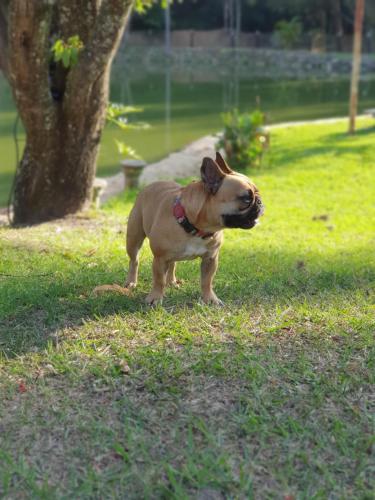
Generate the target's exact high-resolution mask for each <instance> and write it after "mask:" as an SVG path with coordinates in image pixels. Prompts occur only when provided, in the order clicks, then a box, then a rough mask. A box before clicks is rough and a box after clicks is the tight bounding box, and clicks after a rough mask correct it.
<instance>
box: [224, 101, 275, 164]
mask: <svg viewBox="0 0 375 500" xmlns="http://www.w3.org/2000/svg"><path fill="white" fill-rule="evenodd" d="M222 119H223V123H224V131H223V135H222V137H221V139H220V140H219V142H218V143H217V146H218V147H219V148H223V149H224V151H225V154H226V157H227V160H228V163H229V164H230V165H231V166H232V167H233V168H234V169H237V170H244V169H245V168H247V167H258V166H260V165H261V161H262V157H263V153H264V151H265V149H266V148H267V147H268V145H269V134H268V132H267V131H266V130H265V129H264V121H265V120H264V114H263V113H262V112H261V111H260V110H256V111H254V112H253V113H243V114H240V113H239V112H238V110H237V109H234V110H233V111H230V112H229V113H224V114H223V115H222Z"/></svg>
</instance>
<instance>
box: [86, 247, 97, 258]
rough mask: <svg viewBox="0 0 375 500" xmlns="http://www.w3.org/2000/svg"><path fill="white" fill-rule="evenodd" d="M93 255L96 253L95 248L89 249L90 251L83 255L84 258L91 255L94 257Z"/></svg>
mask: <svg viewBox="0 0 375 500" xmlns="http://www.w3.org/2000/svg"><path fill="white" fill-rule="evenodd" d="M94 253H96V248H91V250H89V251H88V252H86V253H85V256H86V257H91V255H94Z"/></svg>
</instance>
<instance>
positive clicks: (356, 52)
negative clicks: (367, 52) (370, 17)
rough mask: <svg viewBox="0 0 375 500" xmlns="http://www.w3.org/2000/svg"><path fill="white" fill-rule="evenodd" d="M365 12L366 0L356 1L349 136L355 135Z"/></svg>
mask: <svg viewBox="0 0 375 500" xmlns="http://www.w3.org/2000/svg"><path fill="white" fill-rule="evenodd" d="M364 12H365V0H356V6H355V19H354V41H353V62H352V77H351V83H350V102H349V134H354V133H355V120H356V117H357V108H358V84H359V77H360V72H361V50H362V28H363V16H364Z"/></svg>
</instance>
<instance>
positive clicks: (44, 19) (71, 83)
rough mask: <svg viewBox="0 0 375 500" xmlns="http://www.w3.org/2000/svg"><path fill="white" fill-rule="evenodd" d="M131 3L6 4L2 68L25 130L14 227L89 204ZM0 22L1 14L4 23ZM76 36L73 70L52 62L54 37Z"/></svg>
mask: <svg viewBox="0 0 375 500" xmlns="http://www.w3.org/2000/svg"><path fill="white" fill-rule="evenodd" d="M132 4H133V0H75V1H74V0H59V1H56V0H38V2H36V1H34V0H10V1H9V8H8V9H7V12H6V17H4V18H5V19H6V21H7V27H8V30H7V38H6V39H5V43H6V45H7V46H6V50H5V52H3V53H5V54H6V55H7V57H6V59H5V63H4V66H5V67H6V68H7V74H8V79H9V82H10V84H11V87H12V90H13V95H14V99H15V102H16V105H17V108H18V112H19V114H20V117H21V119H22V122H23V125H24V128H25V132H26V146H25V150H24V154H23V157H22V160H21V162H20V165H19V168H18V172H17V177H16V182H15V190H14V200H13V205H14V223H15V224H33V223H37V222H41V221H45V220H49V219H52V218H57V217H62V216H64V215H67V214H71V213H74V212H77V211H78V210H80V209H82V208H84V206H85V204H86V203H87V202H88V200H89V199H90V197H91V191H92V184H93V180H94V177H95V170H96V160H97V154H98V149H99V143H100V137H101V132H102V129H103V126H104V121H105V110H106V106H107V102H108V90H109V74H110V68H111V63H112V59H113V57H114V54H115V52H116V50H117V48H118V45H119V42H120V40H121V36H122V33H123V29H124V26H125V23H126V20H127V18H128V15H129V13H130V10H131V6H132ZM1 19H2V18H1V11H0V26H1ZM73 35H79V37H80V39H81V40H82V42H83V44H84V48H83V50H82V51H81V52H80V54H79V57H78V63H77V64H76V65H75V66H73V67H71V68H69V69H65V68H63V67H62V65H61V64H60V63H56V64H51V53H50V49H51V45H52V44H53V41H54V39H57V38H62V39H63V40H64V41H66V40H67V39H68V38H69V37H70V36H73ZM1 41H2V40H1V37H0V44H1ZM0 48H1V45H0ZM0 62H1V58H0Z"/></svg>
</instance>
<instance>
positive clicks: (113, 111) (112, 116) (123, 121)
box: [106, 102, 150, 159]
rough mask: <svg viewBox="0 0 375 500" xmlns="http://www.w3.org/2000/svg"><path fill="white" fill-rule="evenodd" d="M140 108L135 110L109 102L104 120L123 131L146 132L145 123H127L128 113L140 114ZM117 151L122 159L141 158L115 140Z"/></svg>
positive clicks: (130, 148)
mask: <svg viewBox="0 0 375 500" xmlns="http://www.w3.org/2000/svg"><path fill="white" fill-rule="evenodd" d="M142 111H143V109H142V108H137V107H134V106H126V105H124V104H120V103H115V102H111V103H110V104H109V106H108V108H107V114H106V120H107V123H113V124H114V125H116V127H118V128H120V129H121V130H123V131H127V130H146V129H148V128H149V127H150V125H149V124H148V123H145V122H135V123H129V120H128V118H127V116H126V115H128V114H129V113H141V112H142ZM115 142H116V146H117V150H118V152H119V154H120V155H121V156H123V157H126V156H127V157H129V156H130V157H131V158H137V159H141V158H142V157H141V156H140V155H139V154H138V153H137V152H136V151H135V150H134V149H133V148H132V147H130V146H128V145H127V144H126V143H125V142H123V141H118V140H117V139H115Z"/></svg>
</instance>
